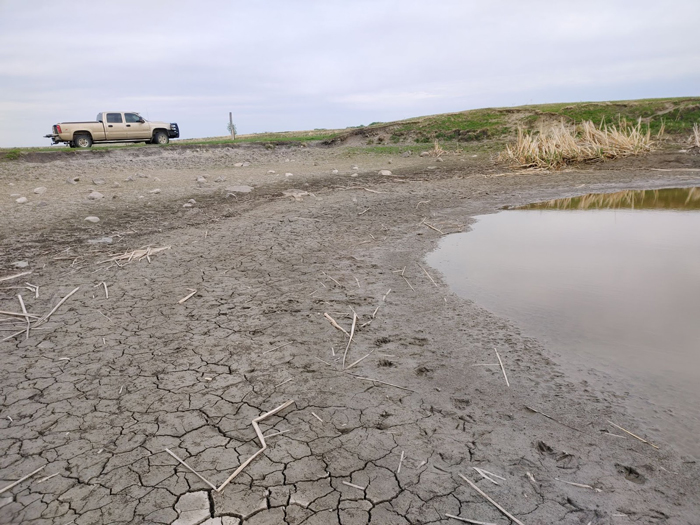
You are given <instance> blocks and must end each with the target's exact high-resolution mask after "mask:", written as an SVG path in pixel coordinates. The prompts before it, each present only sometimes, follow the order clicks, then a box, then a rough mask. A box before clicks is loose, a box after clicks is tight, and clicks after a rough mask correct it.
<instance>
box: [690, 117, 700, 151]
mask: <svg viewBox="0 0 700 525" xmlns="http://www.w3.org/2000/svg"><path fill="white" fill-rule="evenodd" d="M690 143H691V144H692V146H690V147H691V148H700V126H698V123H697V122H696V123H695V124H693V134H692V135H691V136H690Z"/></svg>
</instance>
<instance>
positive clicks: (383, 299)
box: [382, 288, 391, 302]
mask: <svg viewBox="0 0 700 525" xmlns="http://www.w3.org/2000/svg"><path fill="white" fill-rule="evenodd" d="M390 293H391V288H389V289H388V290H387V291H386V293H385V294H384V297H382V302H384V301H386V296H387V295H389V294H390Z"/></svg>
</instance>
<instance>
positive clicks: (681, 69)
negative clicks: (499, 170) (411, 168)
mask: <svg viewBox="0 0 700 525" xmlns="http://www.w3.org/2000/svg"><path fill="white" fill-rule="evenodd" d="M699 20H700V4H699V3H698V2H696V1H695V0H671V1H668V2H664V3H660V2H656V1H646V0H640V1H635V2H625V1H618V2H596V1H593V2H586V3H576V4H574V3H571V2H557V3H554V2H545V1H531V2H520V1H494V2H470V1H461V0H460V1H449V0H436V1H433V2H415V1H414V2H411V1H393V0H374V1H364V0H360V1H353V2H340V1H334V0H327V1H315V0H308V1H296V2H291V1H289V0H286V1H281V0H269V1H266V2H256V3H253V2H242V1H241V2H229V1H213V0H212V1H207V0H204V1H199V2H191V1H187V2H184V1H177V0H170V1H161V0H155V1H154V0H151V1H150V2H149V3H148V4H144V3H143V2H137V1H126V0H125V1H121V2H110V3H106V2H102V3H92V4H90V3H84V5H82V6H80V7H76V6H74V7H72V8H71V9H66V7H65V6H64V5H60V4H56V3H52V2H43V1H37V2H25V3H22V4H19V3H14V2H9V1H4V2H3V1H1V0H0V89H1V93H2V96H1V97H0V146H3V147H9V146H14V145H30V146H36V145H45V144H46V143H47V142H48V141H47V140H46V139H42V138H41V136H42V135H43V134H45V133H48V132H49V131H50V126H51V124H53V123H55V122H59V121H62V120H74V119H91V118H93V117H94V115H95V113H97V112H98V111H102V110H107V109H127V110H136V111H140V112H141V113H143V114H144V115H147V116H148V117H150V118H152V119H162V120H170V121H177V122H178V123H179V124H180V126H181V129H182V132H183V136H185V137H204V136H215V135H222V134H225V129H226V121H227V116H228V111H233V112H234V115H235V119H236V123H237V127H238V130H239V132H241V133H246V132H258V131H268V130H269V131H272V130H284V129H302V128H320V127H345V126H350V125H358V124H368V123H369V122H371V121H387V120H393V119H396V118H406V117H411V116H418V115H423V114H429V113H437V112H446V111H459V110H463V109H470V108H475V107H484V106H496V105H517V104H526V103H540V102H555V101H577V100H596V99H598V100H606V99H622V98H637V97H660V96H683V95H697V94H698V93H697V86H698V85H700V82H699V81H700V70H699V68H698V67H697V64H699V63H700V49H698V46H697V45H695V44H696V43H695V42H694V41H693V40H695V39H694V35H695V32H696V29H697V23H698V21H699Z"/></svg>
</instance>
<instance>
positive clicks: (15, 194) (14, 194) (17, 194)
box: [10, 193, 22, 197]
mask: <svg viewBox="0 0 700 525" xmlns="http://www.w3.org/2000/svg"><path fill="white" fill-rule="evenodd" d="M21 196H22V194H21V193H11V194H10V197H21Z"/></svg>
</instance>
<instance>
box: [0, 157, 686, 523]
mask: <svg viewBox="0 0 700 525" xmlns="http://www.w3.org/2000/svg"><path fill="white" fill-rule="evenodd" d="M56 159H59V160H56ZM60 159H64V157H63V156H54V155H48V156H46V157H37V158H34V159H29V160H30V161H22V162H6V163H3V164H0V185H1V186H2V188H3V190H4V191H3V195H0V215H1V216H2V217H3V220H2V229H1V230H0V269H1V271H0V278H2V277H5V276H9V275H12V274H16V273H20V272H23V271H30V270H31V271H32V273H31V274H29V275H27V276H23V277H21V278H17V279H12V280H7V281H2V282H0V288H1V289H0V310H3V311H12V312H21V307H20V304H19V301H18V299H17V294H21V295H22V296H23V300H24V302H25V304H26V307H27V310H28V311H29V313H30V314H35V315H38V316H42V315H44V314H46V313H48V312H50V311H51V310H52V308H53V307H54V306H56V305H57V304H58V303H59V301H60V300H61V299H62V298H64V297H66V296H67V295H68V294H69V293H70V292H71V291H72V290H74V289H76V288H79V290H78V291H77V292H75V293H74V294H73V295H72V296H70V297H69V298H68V299H67V300H66V301H65V302H64V303H63V304H62V305H61V306H60V307H59V308H58V309H57V310H56V312H55V313H54V314H53V315H52V316H51V317H50V319H48V322H46V323H45V324H43V325H42V326H37V327H36V328H35V329H32V330H31V331H30V335H29V338H26V335H24V334H21V335H18V336H17V337H15V338H13V339H10V340H7V341H4V342H1V343H0V352H1V355H2V365H3V366H2V369H1V372H0V388H1V391H0V400H1V403H2V404H1V407H2V411H1V413H0V443H1V445H2V447H1V448H2V451H3V453H2V454H1V455H0V488H4V487H5V486H6V485H9V484H11V483H14V482H15V481H17V480H19V479H20V478H22V477H23V476H26V475H28V474H30V473H32V472H33V471H35V470H36V469H38V468H40V467H44V468H43V470H41V471H40V472H38V473H36V474H35V475H33V476H31V477H29V478H28V479H26V480H23V481H21V482H20V483H18V484H16V485H15V486H13V487H12V488H10V489H8V490H6V491H4V492H3V493H1V494H0V522H1V523H31V524H35V523H36V524H61V525H67V524H70V523H75V524H78V525H87V524H102V523H177V524H180V525H182V524H199V523H206V524H208V525H231V524H236V523H243V524H246V525H248V524H250V525H253V524H263V523H264V524H285V523H286V524H302V523H304V524H309V525H311V524H334V523H342V524H365V523H377V524H387V525H388V524H407V523H411V524H419V523H420V524H422V523H458V521H456V520H455V519H454V518H450V517H448V515H454V516H460V517H463V518H468V519H472V520H478V521H481V522H488V523H503V524H506V523H509V522H510V519H509V518H508V517H506V516H505V515H504V514H503V513H502V512H501V511H500V510H499V509H498V508H497V507H496V506H494V505H493V504H492V503H491V502H489V501H488V500H486V499H485V498H484V497H483V496H482V495H480V494H479V493H478V492H477V491H476V490H475V489H474V488H472V486H470V485H469V484H468V483H467V482H466V481H465V480H464V478H463V477H462V476H464V477H466V478H467V479H469V480H471V481H472V482H473V483H474V484H475V485H476V486H477V487H478V488H479V489H480V490H482V491H483V492H484V493H486V494H487V495H489V496H490V497H491V498H492V499H493V500H494V501H495V502H497V503H498V504H499V505H500V506H501V507H502V508H503V509H504V510H505V511H507V512H509V513H510V514H512V515H513V516H514V517H515V518H517V519H518V520H520V521H521V522H522V523H525V524H540V523H570V524H588V523H591V524H624V523H655V524H657V523H669V524H677V523H678V524H685V523H688V524H690V523H697V519H698V518H697V511H698V509H699V508H700V491H698V488H697V487H698V486H700V475H699V470H698V465H697V463H696V461H695V459H694V458H690V457H687V456H683V455H682V454H680V453H678V452H677V451H675V449H674V447H673V446H672V444H668V443H663V442H659V443H656V442H655V436H656V435H655V429H654V427H653V425H650V424H649V422H648V421H649V418H647V417H646V416H648V414H646V415H645V414H635V413H631V412H630V411H629V410H627V409H626V406H625V394H624V393H623V392H616V391H615V389H614V384H606V383H605V381H604V380H601V381H600V382H599V383H597V384H589V383H586V382H585V381H583V380H581V379H580V378H576V377H575V376H572V375H570V374H568V373H567V372H566V368H565V366H562V365H563V364H562V363H558V362H556V361H555V360H553V359H552V357H551V356H550V355H549V354H548V352H547V349H546V348H544V347H543V346H542V344H541V343H540V342H538V341H536V340H534V339H532V338H528V337H525V336H523V335H522V334H521V333H520V332H519V330H518V329H517V327H515V326H514V325H513V324H512V323H510V322H509V321H508V320H505V319H500V318H497V317H495V316H494V315H492V314H490V313H489V312H487V311H485V310H484V309H482V308H480V307H479V306H478V305H476V304H474V303H472V302H470V301H466V300H463V299H460V298H458V297H457V296H455V295H454V294H453V293H451V291H450V290H449V289H448V288H447V287H446V286H445V284H444V283H443V282H442V281H441V278H440V275H439V274H438V273H437V272H436V271H435V270H433V269H431V268H429V267H426V266H425V264H424V263H423V262H422V260H423V257H424V255H425V254H426V253H427V252H428V251H429V250H431V249H433V248H434V247H435V246H436V243H437V241H438V240H439V238H440V237H441V235H442V233H440V232H443V233H451V232H456V231H461V230H464V229H465V228H466V227H467V226H468V223H469V221H470V217H472V216H474V215H478V214H483V213H490V212H494V211H497V210H498V209H499V208H501V207H502V206H506V205H514V204H523V203H526V202H531V201H535V200H542V199H550V198H554V197H562V196H568V195H574V194H580V193H587V192H591V191H598V190H601V191H610V190H614V189H623V188H634V187H663V186H675V185H679V186H681V185H697V184H698V183H699V182H700V172H698V171H697V169H698V168H700V158H699V157H698V156H690V155H676V154H670V153H666V154H655V155H650V156H648V157H645V158H643V159H635V160H632V161H624V162H618V163H607V164H604V165H599V166H594V167H591V168H590V169H589V168H586V169H582V170H579V171H568V172H559V173H546V174H543V173H529V174H522V173H520V174H514V173H510V172H508V170H507V169H505V168H504V167H502V166H497V165H495V164H494V163H493V162H492V161H491V160H489V159H488V158H487V156H486V155H481V154H480V155H479V156H477V157H471V156H469V155H464V156H460V157H457V156H448V157H446V158H445V159H444V161H443V162H437V161H436V159H435V158H430V157H428V158H419V157H415V156H414V157H407V158H405V157H393V158H391V159H390V158H389V157H387V156H374V155H371V154H359V153H353V152H352V151H351V150H348V149H346V148H342V147H336V148H333V149H321V148H299V147H291V146H290V147H278V148H277V149H275V150H272V151H267V150H265V149H264V148H256V147H242V148H233V149H231V148H222V149H211V150H202V149H197V148H192V149H187V150H184V149H183V150H178V151H176V150H170V149H166V150H163V149H159V148H145V149H138V150H124V151H114V152H110V153H109V154H104V155H102V154H87V155H76V156H72V157H70V160H60ZM47 160H49V162H46V161H47ZM389 161H391V163H389ZM242 162H246V163H249V165H244V166H238V167H236V166H235V164H240V163H242ZM652 168H661V169H663V170H665V171H654V170H653V169H652ZM381 169H389V170H391V171H392V172H393V173H392V175H391V176H382V175H378V174H377V173H378V171H379V170H381ZM332 170H338V173H332ZM693 170H696V171H693ZM270 171H275V173H270ZM286 173H291V175H285V174H286ZM355 174H356V175H355ZM74 177H79V178H80V180H79V181H73V182H74V183H71V182H66V180H67V179H73V178H74ZM199 177H204V179H205V180H202V179H200V180H199V182H197V180H196V179H197V178H199ZM93 179H95V180H97V182H98V184H94V183H93V182H92V181H93ZM217 179H226V180H219V182H216V181H217ZM115 183H117V184H118V185H117V184H115ZM242 186H250V187H252V188H253V189H252V190H251V191H249V192H245V191H241V190H245V189H246V188H242ZM37 187H43V188H45V189H46V190H45V191H44V192H43V193H38V194H35V193H33V190H34V188H37ZM156 189H158V190H160V192H153V193H151V192H152V191H153V190H156ZM95 190H96V191H98V192H100V193H101V194H102V198H98V199H96V200H90V199H88V198H87V196H88V194H90V193H91V192H92V191H95ZM232 190H235V191H232ZM293 190H296V191H293ZM285 193H286V195H285ZM11 195H14V196H11ZM18 195H19V196H26V197H27V198H28V203H26V204H17V203H16V202H15V199H17V198H19V197H18ZM290 195H292V196H290ZM190 199H194V201H195V202H194V203H189V202H188V201H189V200H190ZM184 204H191V207H183V205H184ZM87 216H97V217H99V218H100V221H99V222H97V223H90V222H86V221H85V220H84V219H85V217H87ZM437 230H439V231H437ZM105 237H109V238H111V240H112V243H111V244H103V243H89V242H88V241H89V240H93V241H94V240H99V239H102V240H103V241H104V238H105ZM145 246H150V247H152V248H158V247H166V246H169V247H170V249H168V250H164V251H160V252H158V253H153V255H151V256H150V263H149V262H148V260H147V259H146V258H143V259H142V260H135V259H134V260H131V261H127V260H121V261H118V262H119V264H116V262H106V263H103V264H99V263H101V262H103V261H106V260H109V259H110V258H111V256H112V255H113V254H119V253H126V252H131V251H133V250H135V249H138V248H142V247H145ZM19 261H26V262H27V263H28V266H27V267H26V268H18V267H15V263H17V262H19ZM25 281H26V282H29V283H31V284H32V285H35V286H38V287H39V291H38V298H37V297H35V294H34V292H32V291H30V290H28V289H26V288H23V286H24V282H25ZM102 283H105V284H102ZM193 290H196V292H195V293H194V294H193V295H191V292H192V291H193ZM389 290H391V291H389ZM107 293H108V297H107ZM188 295H191V297H190V298H189V299H187V300H186V301H182V302H181V300H182V299H184V298H185V297H187V296H188ZM324 314H328V316H330V317H331V318H332V319H334V320H335V321H336V322H337V323H338V325H339V326H340V327H342V328H344V329H345V330H346V331H347V332H352V326H353V324H354V325H355V329H354V332H352V340H351V341H350V338H349V337H348V335H346V334H345V333H343V332H342V331H340V330H338V329H337V328H335V327H334V326H333V325H332V324H331V322H330V321H329V319H328V318H327V317H326V316H324ZM355 314H356V315H357V319H356V320H355V322H353V320H354V315H355ZM3 319H6V317H3ZM18 319H20V321H21V322H22V323H24V318H18ZM10 324H11V323H8V322H6V321H3V323H2V324H1V325H0V327H2V328H3V331H2V332H0V334H3V335H2V337H3V338H4V337H7V336H9V335H11V334H12V333H13V332H12V330H11V326H12V327H14V326H15V324H11V326H10ZM3 325H4V326H3ZM22 329H23V325H22V324H21V323H20V325H19V327H18V328H15V331H18V330H22ZM349 341H350V344H349V346H348V343H349ZM346 349H347V356H346V362H345V365H346V368H345V369H343V367H342V361H343V355H344V353H345V351H346ZM494 349H498V353H499V356H500V358H501V359H502V361H503V366H504V370H505V372H506V373H507V378H508V382H509V384H510V386H507V385H506V381H505V378H504V374H503V371H502V370H501V368H500V367H493V366H473V365H477V364H483V363H494V362H497V356H496V354H495V352H494ZM334 354H335V355H334ZM368 354H369V355H368ZM364 356H368V357H366V358H364V359H362V360H360V359H361V358H363V357H364ZM358 360H359V362H357V361H358ZM355 362H357V364H354V363H355ZM351 364H354V365H353V366H352V367H350V366H349V365H351ZM599 375H600V374H599ZM600 376H601V377H602V375H600ZM373 380H375V381H373ZM287 401H293V403H292V404H291V405H289V406H287V407H285V408H284V409H283V410H281V411H280V412H278V413H276V414H274V415H271V416H269V417H267V418H265V419H263V420H262V421H260V423H259V425H260V429H261V431H262V432H263V433H264V434H265V435H267V436H269V437H267V438H266V442H267V449H266V450H265V451H264V452H263V453H261V454H260V455H258V456H257V457H256V458H255V459H254V460H253V461H252V462H251V463H250V464H249V465H247V466H246V467H245V468H244V469H243V470H242V471H241V472H240V474H239V475H238V476H237V477H235V478H234V479H233V480H232V481H231V482H230V484H228V485H227V486H225V487H224V488H223V489H222V490H221V491H217V490H215V489H214V488H212V486H213V487H220V486H221V485H222V483H223V482H224V481H225V480H226V479H227V478H229V476H230V475H231V474H232V473H233V472H234V471H235V470H236V469H237V468H238V466H239V465H241V463H243V462H245V461H246V459H248V458H249V457H250V456H251V455H252V454H254V453H255V452H256V451H257V450H258V449H259V448H260V443H259V442H258V441H257V438H256V433H255V430H254V428H253V425H252V421H253V420H254V419H255V418H258V417H259V416H261V415H263V414H265V413H267V412H269V411H271V410H273V409H275V408H277V407H280V406H281V405H283V404H284V403H286V402H287ZM528 407H529V408H528ZM531 409H534V410H535V411H533V410H531ZM608 421H612V422H614V423H616V424H617V425H619V426H621V427H623V428H625V429H628V430H629V431H631V432H633V433H635V434H637V435H639V436H641V437H644V438H645V439H647V440H648V441H649V442H651V443H654V444H656V445H658V446H659V448H658V449H657V448H654V447H652V446H651V445H650V444H648V443H644V442H642V441H639V440H637V439H635V438H633V437H631V436H629V435H627V434H625V433H624V432H623V431H622V430H619V429H617V428H615V427H613V426H611V425H610V424H609V423H608ZM166 448H167V449H169V450H170V451H172V453H173V454H174V455H175V456H177V457H178V458H180V459H181V460H183V461H184V462H186V463H187V464H188V465H189V466H190V467H191V468H192V469H194V470H195V471H197V472H198V473H199V474H200V475H201V477H198V476H197V475H195V474H194V473H193V472H192V471H191V470H189V469H188V468H186V467H185V466H183V465H182V464H181V463H179V462H178V460H177V459H176V458H175V457H174V456H173V455H171V454H169V453H167V452H166V451H165V449H166ZM475 468H478V469H482V471H486V472H485V473H486V475H487V476H489V477H491V478H492V481H493V482H492V481H489V480H488V479H486V478H484V477H483V476H482V475H481V474H480V473H479V472H477V471H476V470H475ZM489 473H490V474H489ZM205 480H206V481H205ZM496 483H497V484H496Z"/></svg>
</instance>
